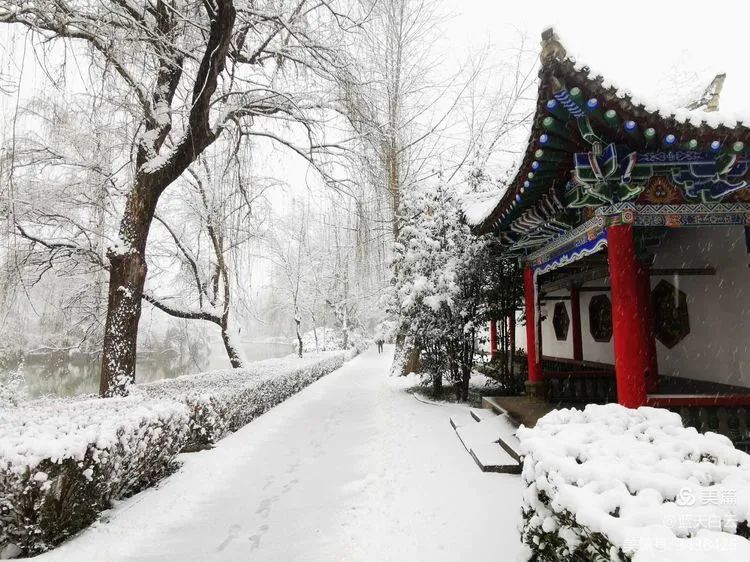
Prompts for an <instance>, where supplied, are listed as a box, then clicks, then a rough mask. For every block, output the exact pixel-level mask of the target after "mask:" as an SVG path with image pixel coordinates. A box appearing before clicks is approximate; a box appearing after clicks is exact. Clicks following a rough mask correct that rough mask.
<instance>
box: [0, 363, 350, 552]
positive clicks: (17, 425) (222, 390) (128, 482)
mask: <svg viewBox="0 0 750 562" xmlns="http://www.w3.org/2000/svg"><path fill="white" fill-rule="evenodd" d="M352 353H353V352H351V351H340V352H329V353H323V354H314V355H313V354H311V355H308V356H305V358H304V359H297V358H295V357H293V356H290V357H286V358H281V359H269V360H267V361H260V362H257V363H253V364H252V365H251V366H250V367H249V368H247V369H236V370H227V371H219V372H212V373H205V374H201V375H191V376H184V377H179V378H176V379H171V380H165V381H160V382H157V383H150V384H144V385H138V386H136V387H135V388H134V389H133V391H132V393H131V396H130V397H128V398H109V399H98V398H77V399H43V400H36V401H31V402H26V403H24V404H21V405H19V406H16V407H6V408H2V409H0V553H2V552H3V551H5V552H6V554H7V553H11V554H13V553H21V554H33V553H37V552H42V551H44V550H47V549H49V548H51V547H52V546H54V545H55V544H57V543H59V542H60V541H62V540H64V539H65V538H66V537H68V536H70V535H71V534H73V533H75V532H77V531H79V530H80V529H82V528H84V527H85V526H86V525H88V524H89V523H91V522H92V521H93V520H94V519H95V517H96V515H97V514H98V513H99V512H101V511H102V510H104V509H107V508H108V507H110V506H111V503H112V501H113V500H117V499H120V498H124V497H127V496H129V495H132V494H134V493H135V492H137V491H139V490H142V489H144V488H146V487H148V486H150V485H153V484H154V483H155V482H157V481H158V480H159V479H160V478H162V477H163V476H165V475H166V474H168V473H169V472H170V471H171V470H172V469H173V468H174V466H175V463H174V459H175V456H176V455H177V454H178V453H179V452H181V451H185V450H195V449H198V448H202V447H205V446H207V445H210V444H212V443H215V442H216V441H218V440H219V439H221V438H222V437H224V436H225V435H226V434H227V433H229V432H232V431H235V430H236V429H238V428H240V427H241V426H242V425H244V424H246V423H248V422H249V421H251V420H252V419H253V418H254V417H256V416H258V415H260V414H262V413H263V412H265V411H266V410H268V409H269V408H271V407H272V406H274V405H276V404H278V403H279V402H281V401H283V400H284V399H286V398H288V397H289V396H291V395H292V394H294V393H295V392H297V391H299V390H301V389H302V388H303V387H305V386H307V385H308V384H310V383H311V382H313V381H315V380H317V379H319V378H320V377H322V376H323V375H325V374H327V373H330V372H331V371H333V370H335V369H337V368H338V367H340V366H341V365H342V364H343V363H344V361H346V360H347V359H348V358H349V357H351V355H352Z"/></svg>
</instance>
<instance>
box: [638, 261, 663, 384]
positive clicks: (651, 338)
mask: <svg viewBox="0 0 750 562" xmlns="http://www.w3.org/2000/svg"><path fill="white" fill-rule="evenodd" d="M639 265H640V267H639V268H638V289H639V291H640V296H639V298H640V302H641V306H642V307H643V308H642V310H641V315H642V318H643V324H644V329H645V333H644V336H645V338H646V341H645V349H646V358H647V359H648V363H649V368H648V370H647V371H646V392H647V393H649V394H651V393H655V392H658V390H659V363H658V361H657V358H656V335H655V334H654V315H653V309H652V307H651V271H650V268H649V266H648V265H645V264H639Z"/></svg>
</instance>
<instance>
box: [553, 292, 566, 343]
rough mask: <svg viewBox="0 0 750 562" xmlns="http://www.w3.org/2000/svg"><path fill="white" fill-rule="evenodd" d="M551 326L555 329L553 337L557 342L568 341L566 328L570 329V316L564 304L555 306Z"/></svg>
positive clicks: (560, 303) (559, 303)
mask: <svg viewBox="0 0 750 562" xmlns="http://www.w3.org/2000/svg"><path fill="white" fill-rule="evenodd" d="M552 326H553V327H554V328H555V337H556V338H557V340H558V341H565V340H567V339H568V328H569V327H570V316H568V309H567V307H566V306H565V303H564V302H558V303H557V304H555V312H554V314H553V315H552Z"/></svg>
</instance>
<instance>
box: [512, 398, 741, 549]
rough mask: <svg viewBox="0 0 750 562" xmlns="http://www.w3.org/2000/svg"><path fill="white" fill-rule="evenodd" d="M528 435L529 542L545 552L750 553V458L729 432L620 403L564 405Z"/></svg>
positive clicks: (524, 437) (524, 439)
mask: <svg viewBox="0 0 750 562" xmlns="http://www.w3.org/2000/svg"><path fill="white" fill-rule="evenodd" d="M518 437H519V438H520V439H521V449H522V453H523V454H524V455H526V456H525V459H524V469H523V479H524V483H525V485H526V490H525V493H524V502H523V510H524V524H523V540H524V542H525V543H526V544H527V545H528V546H529V547H530V548H531V549H532V550H533V551H535V552H536V553H537V554H538V555H539V556H540V558H541V559H566V560H567V559H575V560H579V559H580V560H599V559H602V558H601V556H605V555H606V557H607V558H606V559H611V560H614V561H628V560H632V561H633V562H651V561H653V562H656V561H657V560H658V561H671V560H675V561H676V560H680V561H681V562H687V561H693V560H695V561H697V560H706V556H707V552H710V553H716V554H718V553H720V556H721V560H723V561H735V560H736V561H747V560H750V541H748V540H747V539H746V538H744V537H747V536H748V526H747V522H748V519H750V456H748V455H747V454H745V453H743V452H741V451H738V450H737V449H735V448H734V446H733V445H732V443H731V442H730V441H729V440H728V439H727V438H726V437H723V436H721V435H717V434H712V433H707V434H700V433H698V432H697V431H696V430H695V429H694V428H684V427H683V426H682V422H681V419H680V417H679V415H677V414H675V413H672V412H669V411H667V410H661V409H657V408H639V409H637V410H631V409H628V408H624V407H622V406H619V405H617V404H608V405H605V406H597V405H589V406H587V407H586V409H585V410H583V411H579V410H575V409H572V410H567V409H564V410H556V411H553V412H550V413H549V414H547V415H546V416H544V417H543V418H542V419H541V420H539V422H538V423H537V425H536V427H534V428H533V429H529V428H523V427H522V428H520V429H519V431H518ZM596 553H598V555H599V556H600V558H597V557H596V556H597V554H596ZM569 557H570V558H569Z"/></svg>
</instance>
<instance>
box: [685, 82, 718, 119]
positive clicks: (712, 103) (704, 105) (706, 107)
mask: <svg viewBox="0 0 750 562" xmlns="http://www.w3.org/2000/svg"><path fill="white" fill-rule="evenodd" d="M726 77H727V75H726V74H725V73H721V74H717V75H716V76H714V79H713V80H712V81H711V83H710V84H709V85H708V86H707V87H706V89H705V90H704V91H703V95H702V96H701V97H700V98H698V99H697V100H695V101H693V102H692V103H689V104H688V105H686V106H685V109H689V110H691V111H692V110H695V109H703V111H706V112H712V111H719V96H721V90H722V88H723V87H724V80H725V79H726Z"/></svg>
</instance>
